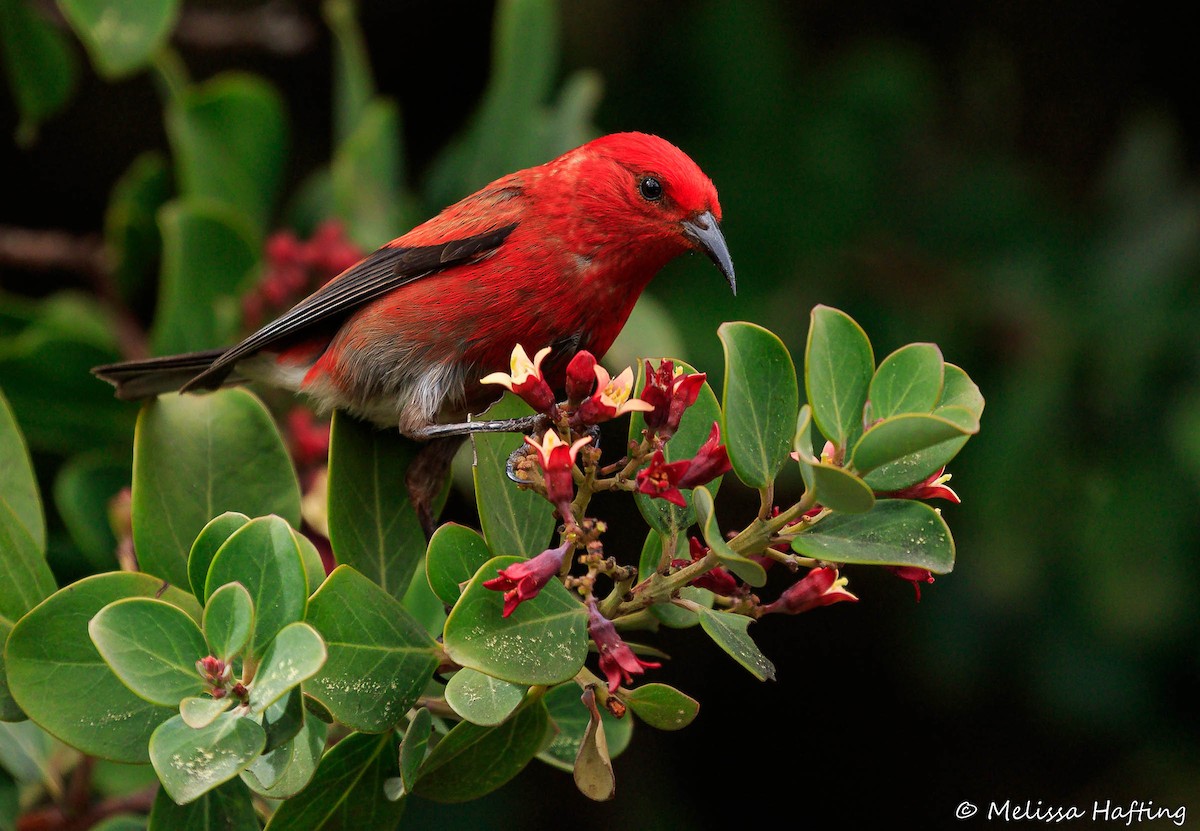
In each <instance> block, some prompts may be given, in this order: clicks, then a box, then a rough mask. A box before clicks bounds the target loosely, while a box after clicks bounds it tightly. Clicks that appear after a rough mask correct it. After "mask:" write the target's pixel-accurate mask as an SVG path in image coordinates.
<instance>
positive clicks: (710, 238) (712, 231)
mask: <svg viewBox="0 0 1200 831" xmlns="http://www.w3.org/2000/svg"><path fill="white" fill-rule="evenodd" d="M683 233H684V234H685V235H686V236H688V237H690V238H691V239H692V240H694V241H695V242H696V243H697V244H698V245H699V246H700V248H701V249H703V251H704V253H705V254H707V255H708V258H709V259H710V260H712V261H713V262H714V263H715V264H716V266H717V268H719V269H721V273H722V274H724V275H725V279H726V280H728V281H729V288H730V289H731V290H732V291H733V293H734V294H735V295H736V294H737V280H735V279H734V276H733V259H732V258H731V257H730V256H729V246H728V245H726V244H725V237H724V236H723V235H722V234H721V226H720V224H719V223H718V222H717V218H716V217H715V216H713V215H712V211H705V212H704V213H702V214H697V215H696V216H694V217H692V218H691V219H685V220H684V221H683Z"/></svg>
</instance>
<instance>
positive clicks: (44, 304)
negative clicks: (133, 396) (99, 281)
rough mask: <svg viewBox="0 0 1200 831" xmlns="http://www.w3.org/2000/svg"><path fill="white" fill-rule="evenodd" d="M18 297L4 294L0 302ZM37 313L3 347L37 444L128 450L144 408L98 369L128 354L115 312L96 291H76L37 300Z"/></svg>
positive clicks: (12, 394) (30, 437)
mask: <svg viewBox="0 0 1200 831" xmlns="http://www.w3.org/2000/svg"><path fill="white" fill-rule="evenodd" d="M15 300H16V298H15V297H12V296H8V297H4V298H3V299H2V300H0V306H8V305H9V304H10V303H13V302H14V301H15ZM29 316H30V318H31V319H30V320H29V322H28V323H27V324H26V325H25V326H24V328H23V329H22V330H21V331H20V332H19V334H17V335H16V336H14V337H12V338H10V339H8V340H7V341H6V342H4V344H3V348H0V388H3V389H4V394H5V395H6V396H7V397H8V401H9V404H10V405H11V406H12V410H13V412H14V413H15V414H16V418H17V421H18V423H20V424H21V426H22V429H23V430H24V432H25V439H26V441H27V442H28V443H29V447H30V448H31V449H32V450H34V451H35V452H36V451H39V450H42V451H47V452H50V453H54V454H56V455H71V454H73V453H77V452H83V451H94V450H97V448H105V449H113V450H116V449H118V448H119V449H121V450H122V451H124V448H125V447H126V446H127V445H128V443H129V436H130V432H131V430H130V428H131V427H132V424H133V419H134V416H135V413H136V409H135V408H133V407H131V406H130V405H129V403H128V402H126V401H118V400H117V399H116V398H115V397H114V396H113V394H112V388H111V387H109V386H108V385H107V384H104V383H100V382H98V381H97V380H96V378H95V377H93V376H92V374H91V368H92V367H94V366H96V365H97V364H101V363H109V362H111V361H115V360H117V359H119V358H120V353H119V352H118V350H117V346H116V343H115V340H114V339H113V336H112V332H113V331H114V329H115V324H114V322H113V320H112V318H111V316H110V315H109V314H107V313H106V312H105V311H104V310H103V308H102V307H101V306H100V305H99V304H97V303H96V302H95V298H89V297H87V296H86V295H83V294H76V293H72V292H58V293H56V294H52V295H50V296H49V297H47V298H46V299H44V300H41V301H38V302H37V303H33V304H31V305H30V309H29Z"/></svg>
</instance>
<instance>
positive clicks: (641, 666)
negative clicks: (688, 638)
mask: <svg viewBox="0 0 1200 831" xmlns="http://www.w3.org/2000/svg"><path fill="white" fill-rule="evenodd" d="M588 635H590V636H591V638H592V642H593V643H595V644H596V649H597V650H599V652H600V671H601V672H602V673H604V677H605V678H607V679H608V691H609V692H610V693H615V692H616V691H617V687H619V686H621V684H622V683H625V684H629V683H631V682H632V681H633V676H635V675H641V674H642V673H643V672H645V671H646V670H647V669H658V668H659V667H660V666H662V664H658V663H654V662H653V661H643V660H642V659H641V658H639V657H638V656H637V655H635V654H633V650H632V649H630V648H629V645H628V644H626V643H625V641H623V640H621V636H620V635H618V634H617V628H616V627H615V626H613V622H612V621H611V620H609V619H608V618H606V617H605V616H604V615H602V614H600V607H599V606H597V605H596V601H595V600H593V599H589V600H588Z"/></svg>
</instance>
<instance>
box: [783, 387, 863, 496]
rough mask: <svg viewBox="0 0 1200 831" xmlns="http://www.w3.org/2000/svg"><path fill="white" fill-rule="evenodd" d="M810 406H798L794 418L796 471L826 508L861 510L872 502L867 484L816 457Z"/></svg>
mask: <svg viewBox="0 0 1200 831" xmlns="http://www.w3.org/2000/svg"><path fill="white" fill-rule="evenodd" d="M811 427H812V408H810V407H809V406H808V405H807V404H805V405H804V406H803V407H801V408H800V415H799V416H798V417H797V419H796V439H795V447H796V453H797V455H798V456H799V457H800V475H801V476H802V477H803V478H804V484H805V487H807V488H810V489H812V490H813V492H814V494H815V495H816V500H817V502H819V503H820V504H821V505H824V506H825V507H826V508H831V509H833V510H835V511H841V512H843V513H848V514H858V513H865V512H866V511H869V510H871V508H872V507H873V506H874V505H875V494H874V493H873V492H872V490H871V487H870V485H868V484H867V483H866V482H864V481H863V480H862V479H859V478H858V477H857V476H855V475H854V474H853V473H851V472H850V471H848V470H846V469H845V468H842V467H838V466H837V465H835V464H832V463H830V462H822V461H818V460H817V458H816V456H814V455H813V448H812V435H811Z"/></svg>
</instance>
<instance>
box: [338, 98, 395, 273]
mask: <svg viewBox="0 0 1200 831" xmlns="http://www.w3.org/2000/svg"><path fill="white" fill-rule="evenodd" d="M401 147H402V140H401V133H400V113H399V110H398V109H397V107H396V104H395V102H393V101H391V100H388V99H385V98H375V99H372V100H371V101H370V102H369V103H368V104H367V105H366V107H365V109H364V110H363V111H362V113H361V114H360V116H359V118H358V122H357V123H356V124H355V125H354V129H353V131H352V132H351V133H350V134H349V135H348V136H347V137H346V139H345V141H343V142H342V143H341V145H340V146H339V147H338V148H337V150H336V151H335V153H334V156H333V162H332V165H331V167H330V180H331V183H332V186H333V206H334V211H335V213H336V214H337V216H338V217H339V218H340V219H341V220H342V221H343V222H345V223H346V230H347V233H348V234H349V236H350V238H351V239H352V240H354V242H356V243H357V244H358V245H359V246H360V247H361V248H362V249H363V250H366V251H373V250H374V249H376V248H378V247H379V246H380V245H383V244H384V243H385V242H387V241H388V240H390V239H392V238H393V237H395V236H396V234H397V231H398V229H401V228H407V227H409V226H410V225H411V224H412V223H411V222H410V221H409V220H410V219H412V218H413V217H411V216H409V215H408V214H410V213H412V212H410V211H406V210H404V209H405V207H406V205H405V200H404V197H403V193H402V191H401V189H400V181H401V178H402V176H403V170H402V166H403V165H402V161H401V159H400V157H399V152H400V148H401Z"/></svg>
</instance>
